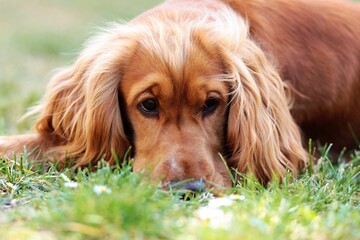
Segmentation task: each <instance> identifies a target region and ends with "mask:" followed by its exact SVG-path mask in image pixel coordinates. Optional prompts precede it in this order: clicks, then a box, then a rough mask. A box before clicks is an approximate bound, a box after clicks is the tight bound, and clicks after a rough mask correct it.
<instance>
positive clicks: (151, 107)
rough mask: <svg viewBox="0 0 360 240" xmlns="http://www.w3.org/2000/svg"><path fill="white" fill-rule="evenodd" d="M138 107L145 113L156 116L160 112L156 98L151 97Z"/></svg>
mask: <svg viewBox="0 0 360 240" xmlns="http://www.w3.org/2000/svg"><path fill="white" fill-rule="evenodd" d="M138 109H139V110H140V111H141V112H142V113H143V114H145V115H149V116H155V115H156V114H158V104H157V101H156V100H155V99H152V98H149V99H146V100H144V101H142V102H141V103H139V105H138Z"/></svg>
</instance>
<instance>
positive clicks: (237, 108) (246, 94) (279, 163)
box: [227, 39, 308, 184]
mask: <svg viewBox="0 0 360 240" xmlns="http://www.w3.org/2000/svg"><path fill="white" fill-rule="evenodd" d="M227 55H228V56H227V57H228V61H229V64H228V65H229V68H230V72H231V81H230V84H231V87H230V88H231V101H230V103H229V108H230V109H229V116H228V127H227V143H228V145H229V148H230V150H231V153H232V155H231V159H230V163H231V164H232V165H233V166H235V167H236V168H237V170H238V171H239V172H242V173H244V172H248V171H251V172H252V173H253V174H254V175H255V176H256V177H257V178H258V179H259V180H260V181H261V182H262V183H263V184H266V183H267V182H268V181H270V180H271V179H273V178H274V177H278V178H280V179H281V178H282V177H283V176H284V175H285V173H286V172H287V171H292V172H293V173H295V175H296V174H297V172H298V170H300V169H301V168H303V167H304V165H305V164H306V162H307V160H308V156H307V153H306V151H305V150H304V148H303V146H302V139H301V134H300V130H299V128H298V126H297V125H296V123H295V122H294V120H293V118H292V116H291V114H290V110H289V109H290V105H291V104H290V99H289V96H287V95H289V94H288V93H289V92H288V91H287V90H289V89H288V87H287V86H286V84H285V83H284V82H283V81H282V80H281V79H280V77H279V75H278V73H277V71H276V69H275V68H274V66H273V64H271V63H270V62H269V61H268V60H267V58H266V57H265V54H264V53H263V52H262V50H261V49H260V48H259V47H258V46H257V45H256V44H255V43H254V42H253V41H252V40H250V39H246V40H244V42H242V46H241V50H240V51H238V52H237V53H234V54H230V53H228V54H227Z"/></svg>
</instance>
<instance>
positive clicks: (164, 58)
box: [0, 0, 360, 190]
mask: <svg viewBox="0 0 360 240" xmlns="http://www.w3.org/2000/svg"><path fill="white" fill-rule="evenodd" d="M359 106H360V6H359V5H358V4H356V3H352V2H348V1H340V0H339V1H335V0H317V1H315V0H291V1H289V0H266V1H265V0H169V1H166V2H165V3H164V4H162V5H160V6H158V7H156V8H154V9H152V10H150V11H148V12H146V13H144V14H142V15H140V16H139V17H137V18H135V19H134V20H133V21H131V22H129V23H128V24H124V25H123V24H118V25H114V26H112V27H110V28H109V29H108V30H107V31H106V32H104V33H102V34H100V35H99V36H97V37H95V38H93V39H92V40H90V41H89V42H88V44H87V47H86V48H85V49H84V50H83V52H82V53H81V54H80V56H79V58H78V59H77V61H76V62H75V63H74V64H73V66H71V67H69V68H67V69H66V70H63V71H61V72H59V73H58V74H57V75H56V76H54V77H53V79H52V80H51V82H50V84H49V86H48V89H47V91H46V95H45V98H44V100H43V103H42V104H41V105H40V106H39V107H38V109H37V112H38V114H39V118H38V121H37V123H36V133H34V134H30V135H20V136H12V137H2V138H0V151H1V152H3V153H9V152H12V151H16V152H20V151H21V150H22V148H23V146H24V145H26V146H27V148H28V149H34V148H36V147H37V149H36V154H40V155H41V157H40V158H41V159H47V160H54V159H57V160H60V161H62V162H65V161H67V160H69V159H73V160H75V166H76V167H80V166H84V165H87V164H88V163H89V162H90V161H92V162H96V161H98V160H99V159H101V158H105V159H106V160H107V161H108V162H110V163H111V162H113V161H114V154H116V155H117V156H119V157H121V156H123V155H124V153H125V151H126V150H127V149H128V148H129V146H131V145H132V146H133V147H134V159H135V161H134V170H135V171H141V170H144V169H147V170H148V169H151V170H150V171H151V174H152V176H153V177H154V179H157V180H162V181H163V182H164V183H166V182H171V183H173V182H177V181H181V180H184V179H194V180H199V179H204V180H206V181H207V182H208V183H215V184H218V185H220V186H230V185H231V181H230V177H229V174H228V173H227V170H226V167H225V164H224V162H223V161H222V160H221V157H220V155H222V156H224V158H225V160H226V162H227V165H228V166H229V167H230V168H234V169H236V170H237V171H239V172H240V173H244V172H248V171H251V172H253V173H254V174H255V176H256V177H257V178H258V179H259V180H260V181H261V182H262V183H267V182H268V181H269V180H271V179H273V178H274V177H280V178H281V177H282V176H284V174H285V173H286V172H287V171H292V172H293V173H294V174H296V173H297V172H298V171H300V170H301V169H302V168H303V167H304V166H305V165H306V163H307V161H308V156H307V151H306V150H304V147H303V143H306V140H307V139H308V138H313V139H316V140H319V141H321V142H322V143H334V145H335V146H336V147H338V148H339V149H341V148H342V147H344V146H347V147H348V148H354V147H356V141H355V140H354V137H353V136H354V135H357V136H360V107H359ZM300 128H301V129H302V131H303V133H304V137H303V138H302V135H301V132H300ZM36 154H34V155H36ZM183 187H184V188H188V189H191V190H199V188H197V187H196V184H193V183H191V184H187V185H184V186H183Z"/></svg>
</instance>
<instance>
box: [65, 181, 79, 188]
mask: <svg viewBox="0 0 360 240" xmlns="http://www.w3.org/2000/svg"><path fill="white" fill-rule="evenodd" d="M64 186H65V187H67V188H77V187H79V184H78V183H77V182H73V181H69V182H65V183H64Z"/></svg>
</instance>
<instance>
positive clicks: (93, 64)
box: [36, 25, 134, 166]
mask: <svg viewBox="0 0 360 240" xmlns="http://www.w3.org/2000/svg"><path fill="white" fill-rule="evenodd" d="M133 49H134V42H133V40H132V38H131V34H130V33H129V29H128V27H126V26H123V25H121V26H120V25H119V26H115V27H113V29H110V31H108V32H107V33H103V34H102V35H99V36H97V37H96V38H94V39H92V40H91V41H89V42H88V44H87V47H85V49H84V50H83V52H82V53H81V54H80V56H79V58H78V59H77V61H76V62H75V64H74V65H73V66H71V67H69V68H67V69H64V70H62V71H60V72H59V73H58V74H57V75H55V76H54V77H53V79H52V80H51V81H50V83H49V85H48V88H47V90H46V95H45V97H44V99H43V101H42V104H41V105H40V106H39V108H38V111H39V112H40V117H39V119H38V121H37V125H36V128H37V130H38V131H39V132H40V134H41V135H43V136H47V137H48V138H50V139H51V141H52V142H54V145H55V146H54V147H53V148H52V149H51V150H50V152H51V155H53V156H56V157H57V158H59V160H65V159H66V158H74V159H77V160H76V166H82V165H85V164H87V163H89V161H97V160H99V159H100V158H105V159H106V160H107V161H110V162H111V161H113V160H114V159H113V153H115V154H117V155H118V156H119V158H121V157H122V156H123V155H124V153H125V151H126V150H127V148H128V147H129V142H128V140H127V137H126V134H125V133H124V129H123V124H122V117H121V112H120V111H121V110H120V104H119V96H118V94H119V91H118V88H119V81H120V80H121V76H122V71H123V70H124V66H125V63H126V62H127V61H128V60H129V58H130V57H131V55H132V51H133Z"/></svg>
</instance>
